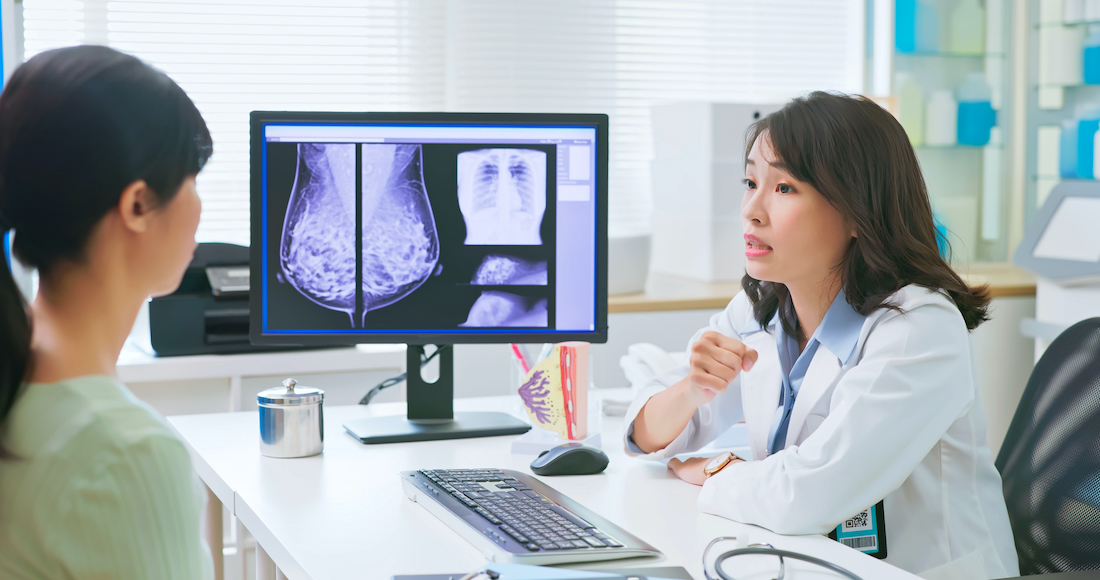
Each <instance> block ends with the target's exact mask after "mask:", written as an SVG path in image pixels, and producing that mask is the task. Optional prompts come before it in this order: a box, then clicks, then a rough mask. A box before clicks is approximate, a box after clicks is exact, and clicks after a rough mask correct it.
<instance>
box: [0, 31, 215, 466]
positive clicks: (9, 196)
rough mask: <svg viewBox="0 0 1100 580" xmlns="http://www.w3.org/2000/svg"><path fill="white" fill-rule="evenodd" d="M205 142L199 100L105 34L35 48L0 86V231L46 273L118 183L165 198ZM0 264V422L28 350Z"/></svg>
mask: <svg viewBox="0 0 1100 580" xmlns="http://www.w3.org/2000/svg"><path fill="white" fill-rule="evenodd" d="M212 152H213V144H212V141H211V139H210V132H209V131H208V130H207V128H206V123H205V122H204V121H203V119H202V116H201V115H200V114H199V111H198V109H197V108H195V105H194V103H192V102H191V99H189V98H188V97H187V95H186V94H185V93H184V92H183V89H181V88H180V87H179V86H178V85H177V84H176V83H175V82H173V81H172V80H171V79H170V78H168V76H167V75H165V74H164V73H162V72H159V71H157V70H154V69H153V68H151V67H149V66H148V65H146V64H145V63H143V62H141V61H140V60H138V59H136V58H134V57H132V56H129V55H126V54H122V53H120V52H118V51H115V50H112V49H110V48H107V47H103V46H77V47H71V48H62V49H58V50H52V51H49V52H44V53H42V54H39V55H37V56H35V57H34V58H32V59H30V60H29V61H27V62H26V63H25V64H24V65H22V66H20V67H19V68H18V69H16V71H15V72H14V73H13V74H12V76H11V79H10V80H9V81H8V84H7V85H6V86H5V87H4V91H3V93H2V94H0V233H4V232H7V231H8V230H13V236H11V237H13V238H14V240H13V244H12V251H13V253H14V255H15V256H16V257H18V258H19V259H20V260H21V261H22V262H23V263H24V264H26V265H28V266H30V267H35V268H38V270H39V272H40V273H41V275H42V276H43V277H48V276H49V274H50V272H51V270H52V269H53V268H54V267H55V266H56V265H57V264H59V263H61V262H79V261H80V260H81V259H83V252H84V245H85V243H86V241H87V239H88V236H89V235H90V234H91V231H92V228H93V227H94V226H95V224H96V223H97V222H99V220H100V219H102V218H103V216H104V215H106V214H107V212H108V211H109V210H110V209H111V208H112V207H114V206H116V205H117V204H118V200H119V197H120V195H121V194H122V191H123V189H125V188H126V186H128V185H129V184H131V183H133V182H134V181H137V180H144V181H145V183H146V184H147V185H148V186H149V187H150V188H151V189H152V190H153V191H154V192H155V194H156V197H157V199H158V200H159V201H160V203H162V204H165V203H168V202H169V201H171V199H172V198H173V197H174V196H175V195H176V193H177V192H178V191H179V189H180V186H181V185H182V184H183V181H184V180H185V179H186V178H188V177H189V176H192V175H195V174H197V173H198V172H199V170H200V169H202V167H203V165H204V164H205V163H206V161H207V159H209V158H210V155H211V153H212ZM0 270H2V271H0V314H2V316H3V322H2V323H0V425H2V424H3V422H4V420H5V419H6V418H7V416H8V413H9V412H10V411H11V408H12V406H13V405H14V404H15V398H16V395H17V393H18V391H19V388H20V385H21V384H22V383H23V381H24V380H25V378H26V377H27V375H28V374H29V372H28V371H29V369H30V365H32V364H33V361H32V360H31V356H30V339H31V320H30V318H29V316H28V315H27V311H26V306H27V305H26V303H25V302H24V300H23V298H22V296H21V295H20V293H19V291H18V289H17V288H16V285H15V281H14V280H13V278H12V275H11V272H10V271H9V270H8V268H7V266H6V264H5V266H4V267H3V268H0ZM7 455H8V454H7V453H5V452H4V450H3V448H2V447H0V457H4V456H7Z"/></svg>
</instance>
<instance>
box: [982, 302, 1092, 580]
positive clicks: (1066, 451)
mask: <svg viewBox="0 0 1100 580" xmlns="http://www.w3.org/2000/svg"><path fill="white" fill-rule="evenodd" d="M996 464H997V470H998V471H1000V472H1001V479H1002V482H1003V486H1004V494H1005V502H1006V503H1007V504H1008V517H1009V520H1010V521H1011V522H1012V534H1013V536H1014V537H1015V540H1016V551H1017V553H1018V554H1019V557H1020V574H1022V575H1029V574H1041V573H1051V572H1068V571H1076V570H1094V569H1100V318H1090V319H1088V320H1083V321H1081V322H1078V323H1077V324H1074V325H1073V326H1071V327H1069V328H1068V329H1066V331H1065V332H1063V333H1062V334H1061V335H1059V336H1058V338H1057V339H1055V340H1054V342H1052V343H1051V345H1050V347H1049V348H1047V351H1046V352H1045V353H1044V354H1043V356H1042V358H1040V359H1039V362H1038V363H1037V364H1036V365H1035V369H1034V370H1033V371H1032V372H1031V378H1030V379H1028V382H1027V388H1026V389H1025V390H1024V394H1023V397H1021V398H1020V405H1019V406H1018V407H1017V408H1016V415H1015V416H1014V417H1013V418H1012V425H1011V426H1010V427H1009V429H1008V435H1006V436H1005V441H1004V444H1003V446H1002V447H1001V451H1000V453H999V454H998V455H997V463H996Z"/></svg>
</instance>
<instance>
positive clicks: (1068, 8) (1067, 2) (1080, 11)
mask: <svg viewBox="0 0 1100 580" xmlns="http://www.w3.org/2000/svg"><path fill="white" fill-rule="evenodd" d="M1084 20H1085V0H1063V2H1062V22H1064V23H1066V24H1076V23H1078V22H1083V21H1084Z"/></svg>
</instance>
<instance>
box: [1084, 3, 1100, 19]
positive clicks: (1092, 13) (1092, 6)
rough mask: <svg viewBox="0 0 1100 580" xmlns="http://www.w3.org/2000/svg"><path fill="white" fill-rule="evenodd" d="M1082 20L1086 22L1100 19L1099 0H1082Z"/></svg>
mask: <svg viewBox="0 0 1100 580" xmlns="http://www.w3.org/2000/svg"><path fill="white" fill-rule="evenodd" d="M1084 4H1085V10H1084V12H1085V14H1084V20H1086V21H1088V22H1097V21H1100V0H1084Z"/></svg>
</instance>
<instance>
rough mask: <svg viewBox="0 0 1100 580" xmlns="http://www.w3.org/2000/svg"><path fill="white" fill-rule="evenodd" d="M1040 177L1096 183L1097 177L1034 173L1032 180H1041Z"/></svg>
mask: <svg viewBox="0 0 1100 580" xmlns="http://www.w3.org/2000/svg"><path fill="white" fill-rule="evenodd" d="M1040 179H1052V180H1057V181H1083V182H1087V183H1094V182H1096V181H1097V180H1096V179H1085V178H1081V177H1062V176H1061V175H1032V176H1031V180H1032V181H1039V180H1040Z"/></svg>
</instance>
